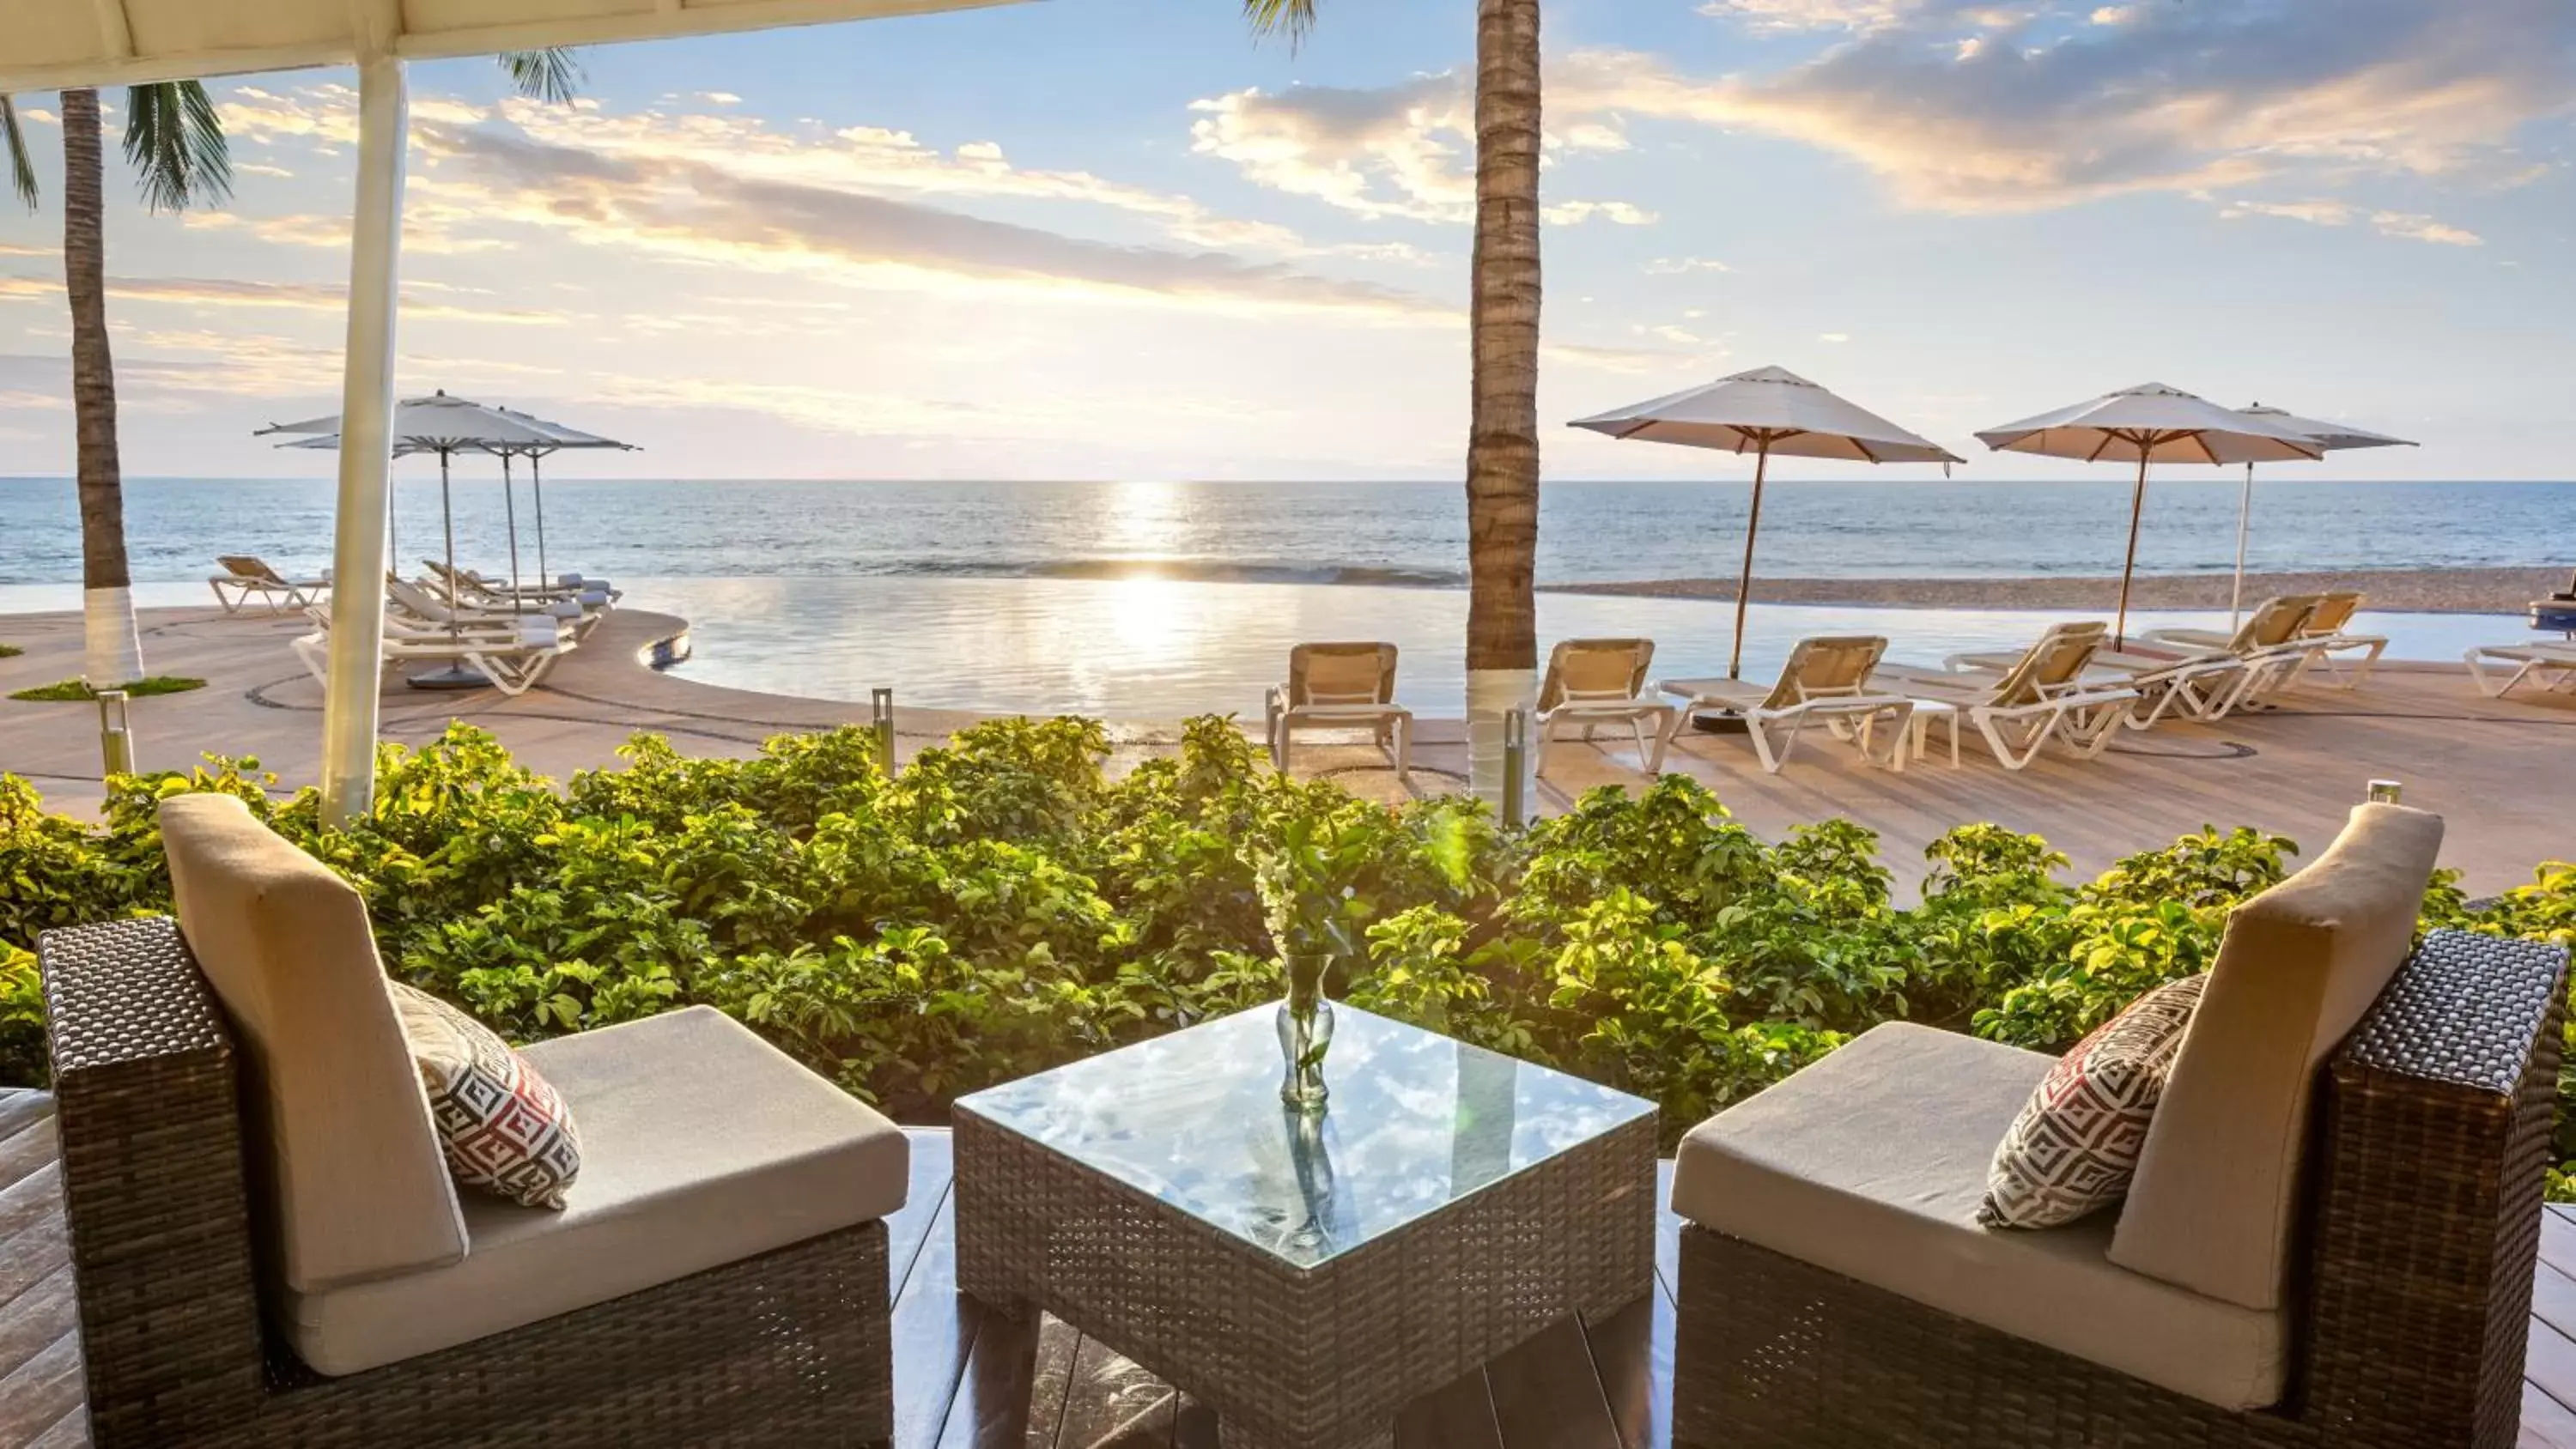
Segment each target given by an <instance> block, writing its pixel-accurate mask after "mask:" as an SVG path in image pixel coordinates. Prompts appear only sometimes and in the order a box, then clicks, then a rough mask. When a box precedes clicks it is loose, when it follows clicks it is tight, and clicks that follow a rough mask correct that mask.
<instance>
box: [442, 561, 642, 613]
mask: <svg viewBox="0 0 2576 1449" xmlns="http://www.w3.org/2000/svg"><path fill="white" fill-rule="evenodd" d="M421 563H422V564H423V565H424V566H425V567H427V568H428V570H429V575H428V577H427V579H426V580H425V582H427V583H428V584H429V585H430V586H431V587H432V588H434V589H436V590H437V591H438V592H439V593H441V594H444V595H446V596H448V597H450V598H452V599H456V600H458V601H459V602H461V603H463V604H464V605H465V606H466V607H468V608H476V607H481V608H501V609H506V608H508V607H509V606H510V604H511V602H512V601H513V600H516V601H517V602H519V603H521V604H532V603H558V602H561V601H564V600H571V601H573V602H575V603H578V604H580V605H581V606H582V607H583V608H584V609H605V608H607V607H608V606H609V605H611V604H613V603H615V602H616V601H617V600H619V599H621V598H624V597H625V595H624V594H623V593H622V592H621V591H619V590H617V589H613V588H610V587H609V586H608V581H607V580H606V579H600V580H597V581H592V580H589V579H585V578H583V577H582V576H581V575H579V574H563V575H560V576H558V579H557V581H556V582H554V583H551V584H548V583H531V584H520V585H516V586H513V585H512V584H511V583H510V582H509V581H508V580H507V579H496V578H492V577H489V576H488V575H485V574H480V573H477V572H475V571H474V570H472V569H454V570H450V569H449V568H448V567H447V565H445V564H443V563H441V562H439V561H438V560H437V559H434V558H425V559H422V560H421Z"/></svg>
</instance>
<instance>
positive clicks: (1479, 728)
mask: <svg viewBox="0 0 2576 1449" xmlns="http://www.w3.org/2000/svg"><path fill="white" fill-rule="evenodd" d="M1539 99H1540V97H1539V0H1477V6H1476V252H1475V262H1474V277H1473V297H1472V300H1471V302H1470V310H1469V314H1468V321H1467V328H1468V346H1469V349H1470V351H1471V352H1472V353H1473V354H1474V380H1473V383H1472V387H1473V389H1474V412H1473V418H1472V421H1471V422H1470V424H1469V432H1468V438H1467V570H1468V594H1467V753H1468V777H1469V786H1470V788H1471V789H1472V790H1473V791H1474V792H1475V794H1476V795H1477V796H1478V797H1479V798H1481V799H1485V800H1488V801H1493V802H1499V801H1500V800H1501V798H1502V794H1503V747H1502V735H1503V715H1504V713H1505V712H1506V711H1508V710H1510V709H1513V708H1517V707H1521V706H1525V705H1527V704H1529V703H1530V702H1531V696H1532V694H1533V693H1534V692H1535V685H1536V675H1537V669H1538V612H1537V601H1536V598H1535V596H1534V583H1535V574H1536V571H1537V565H1538V463H1539V457H1538V329H1539V192H1538V171H1539V120H1540V115H1539ZM1535 758H1536V752H1535V750H1533V751H1532V758H1531V762H1530V763H1531V764H1532V765H1534V764H1535ZM1525 783H1526V782H1525ZM1523 798H1524V799H1526V798H1528V795H1527V792H1526V789H1525V790H1524V794H1523Z"/></svg>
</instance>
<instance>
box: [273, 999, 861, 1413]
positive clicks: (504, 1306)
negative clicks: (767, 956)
mask: <svg viewBox="0 0 2576 1449" xmlns="http://www.w3.org/2000/svg"><path fill="white" fill-rule="evenodd" d="M525 1052H526V1055H527V1058H528V1060H529V1061H531V1062H532V1063H534V1064H535V1065H536V1067H537V1068H538V1070H540V1071H542V1072H544V1073H545V1074H546V1077H547V1079H548V1080H550V1081H552V1082H553V1083H554V1085H555V1088H556V1090H557V1091H559V1092H561V1093H562V1094H563V1097H564V1100H565V1101H566V1102H568V1103H570V1104H571V1106H572V1110H573V1113H574V1115H575V1116H576V1117H577V1118H579V1119H580V1122H581V1132H582V1171H581V1179H580V1181H578V1182H576V1183H574V1184H573V1187H572V1190H571V1191H570V1192H569V1193H567V1194H566V1195H565V1203H564V1210H563V1211H561V1212H548V1211H546V1210H544V1209H542V1208H525V1207H520V1206H517V1205H516V1204H513V1203H508V1202H504V1201H502V1200H501V1199H499V1198H495V1197H487V1196H485V1195H483V1194H480V1193H477V1194H474V1195H472V1196H470V1197H469V1198H467V1200H466V1203H465V1225H466V1231H467V1235H468V1236H469V1237H470V1238H471V1239H472V1247H471V1249H470V1250H469V1251H468V1252H467V1254H466V1256H465V1259H464V1261H462V1262H460V1263H456V1264H454V1265H452V1266H449V1267H444V1268H437V1269H432V1270H430V1271H427V1272H422V1273H414V1274H409V1275H406V1276H403V1277H399V1278H390V1279H384V1280H380V1281H377V1282H373V1283H367V1284H362V1285H358V1286H353V1287H348V1288H343V1289H337V1290H334V1291H330V1292H324V1293H307V1294H301V1295H297V1296H295V1297H294V1298H292V1299H291V1301H290V1302H289V1304H288V1312H289V1319H290V1325H289V1336H290V1339H291V1341H292V1342H293V1344H294V1346H295V1351H296V1353H297V1354H298V1355H299V1356H301V1357H302V1358H303V1360H304V1361H305V1362H306V1363H307V1364H310V1365H311V1366H312V1367H313V1368H314V1369H316V1370H317V1371H319V1372H322V1373H326V1374H349V1373H356V1372H358V1371H360V1370H362V1369H369V1368H373V1367H376V1366H377V1365H379V1364H387V1363H393V1362H396V1361H399V1360H402V1359H406V1358H412V1357H415V1356H417V1355H420V1354H424V1353H431V1352H434V1351H436V1350H438V1349H442V1348H449V1347H452V1346H454V1345H456V1344H460V1343H466V1342H470V1341H472V1340H474V1339H478V1338H482V1337H485V1336H487V1335H490V1334H494V1333H501V1332H504V1331H506V1330H509V1329H512V1328H517V1327H520V1326H522V1325H524V1324H529V1323H535V1322H538V1321H540V1320H543V1319H547V1318H553V1317H555V1316H557V1315H559V1314H564V1313H569V1312H572V1311H574V1310H575V1309H580V1308H587V1307H590V1306H591V1305H593V1304H598V1303H605V1302H607V1301H608V1300H610V1299H612V1298H617V1297H622V1296H623V1295H625V1294H629V1293H635V1292H639V1291H641V1290H643V1289H646V1288H650V1287H653V1286H655V1285H657V1284H661V1283H668V1282H671V1281H672V1280H674V1279H678V1278H684V1277H687V1276H688V1275H690V1274H692V1273H700V1272H704V1271H706V1270H708V1269H710V1268H716V1267H721V1266H723V1265H724V1264H727V1263H732V1262H736V1261H739V1260H741V1259H744V1258H748V1257H752V1256H754V1255H755V1254H759V1253H765V1252H768V1251H770V1250H772V1249H774V1248H783V1247H786V1246H788V1245H790V1244H792V1243H798V1242H802V1241H804V1240H805V1239H807V1238H811V1237H815V1236H817V1235H819V1234H822V1233H827V1232H831V1231H833V1230H835V1229H839V1228H846V1227H850V1226H852V1225H854V1224H857V1223H864V1222H869V1221H872V1220H874V1219H877V1218H881V1217H884V1216H885V1215H886V1214H888V1213H891V1212H893V1211H894V1210H895V1209H897V1208H899V1207H901V1206H903V1201H904V1193H905V1188H906V1177H907V1169H908V1157H907V1150H906V1146H905V1143H904V1137H903V1133H902V1132H901V1131H900V1130H899V1129H897V1128H896V1127H895V1126H894V1124H893V1123H891V1122H888V1121H887V1120H886V1119H885V1118H883V1117H881V1116H878V1115H877V1114H876V1113H875V1112H873V1111H871V1110H869V1109H868V1108H867V1107H866V1106H865V1105H863V1104H862V1103H860V1102H859V1101H858V1100H857V1099H855V1098H853V1097H851V1096H849V1095H848V1094H847V1093H844V1092H843V1091H841V1090H840V1089H839V1088H838V1087H835V1086H833V1085H832V1084H831V1083H829V1082H827V1081H824V1080H823V1079H822V1078H820V1077H817V1076H815V1075H814V1074H813V1073H811V1072H808V1071H806V1070H805V1069H804V1068H803V1067H800V1066H798V1065H797V1064H796V1063H795V1062H793V1061H791V1060H789V1059H788V1057H787V1056H786V1055H785V1054H783V1053H781V1052H780V1051H778V1049H777V1048H775V1047H772V1046H770V1045H769V1044H768V1043H767V1042H764V1041H762V1040H761V1039H760V1038H759V1037H757V1036H755V1035H753V1034H752V1033H751V1032H750V1031H749V1030H747V1029H745V1028H744V1027H743V1026H742V1025H741V1024H739V1023H737V1022H735V1021H733V1020H732V1019H731V1018H729V1017H726V1016H724V1015H722V1014H720V1013H718V1012H715V1011H713V1010H710V1009H709V1008H706V1007H691V1008H689V1009H688V1010H685V1011H676V1012H671V1013H668V1014H666V1015H663V1016H657V1017H653V1018H650V1019H648V1020H645V1021H640V1022H635V1023H632V1024H629V1025H626V1026H617V1027H609V1028H606V1029H604V1030H600V1031H594V1032H586V1033H583V1034H582V1035H579V1036H569V1037H563V1038H559V1039H557V1040H554V1041H548V1042H540V1043H537V1044H535V1045H532V1046H530V1047H527V1048H526V1049H525Z"/></svg>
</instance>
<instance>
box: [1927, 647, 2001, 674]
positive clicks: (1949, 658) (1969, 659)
mask: <svg viewBox="0 0 2576 1449" xmlns="http://www.w3.org/2000/svg"><path fill="white" fill-rule="evenodd" d="M2020 662H2021V654H2020V653H2019V652H2018V651H2016V650H2009V649H2007V650H2000V651H1998V650H1993V649H1969V650H1965V651H1962V652H1960V653H1957V654H1948V655H1944V656H1942V659H1941V667H1942V668H1944V669H1947V670H1949V671H1950V672H1951V673H1953V674H1966V673H1978V674H2001V673H2003V672H2004V671H2005V670H2008V669H2010V668H2012V667H2013V666H2014V665H2016V664H2019V663H2020Z"/></svg>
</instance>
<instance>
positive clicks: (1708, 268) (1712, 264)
mask: <svg viewBox="0 0 2576 1449" xmlns="http://www.w3.org/2000/svg"><path fill="white" fill-rule="evenodd" d="M1642 270H1643V271H1644V272H1645V274H1646V275H1647V276H1650V277H1683V276H1688V275H1690V274H1691V273H1693V272H1731V271H1734V270H1735V268H1733V267H1730V266H1728V265H1727V264H1726V263H1724V262H1721V261H1719V260H1718V259H1717V258H1715V257H1657V258H1655V259H1654V260H1653V261H1651V262H1648V263H1646V265H1645V266H1644V268H1642Z"/></svg>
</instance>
